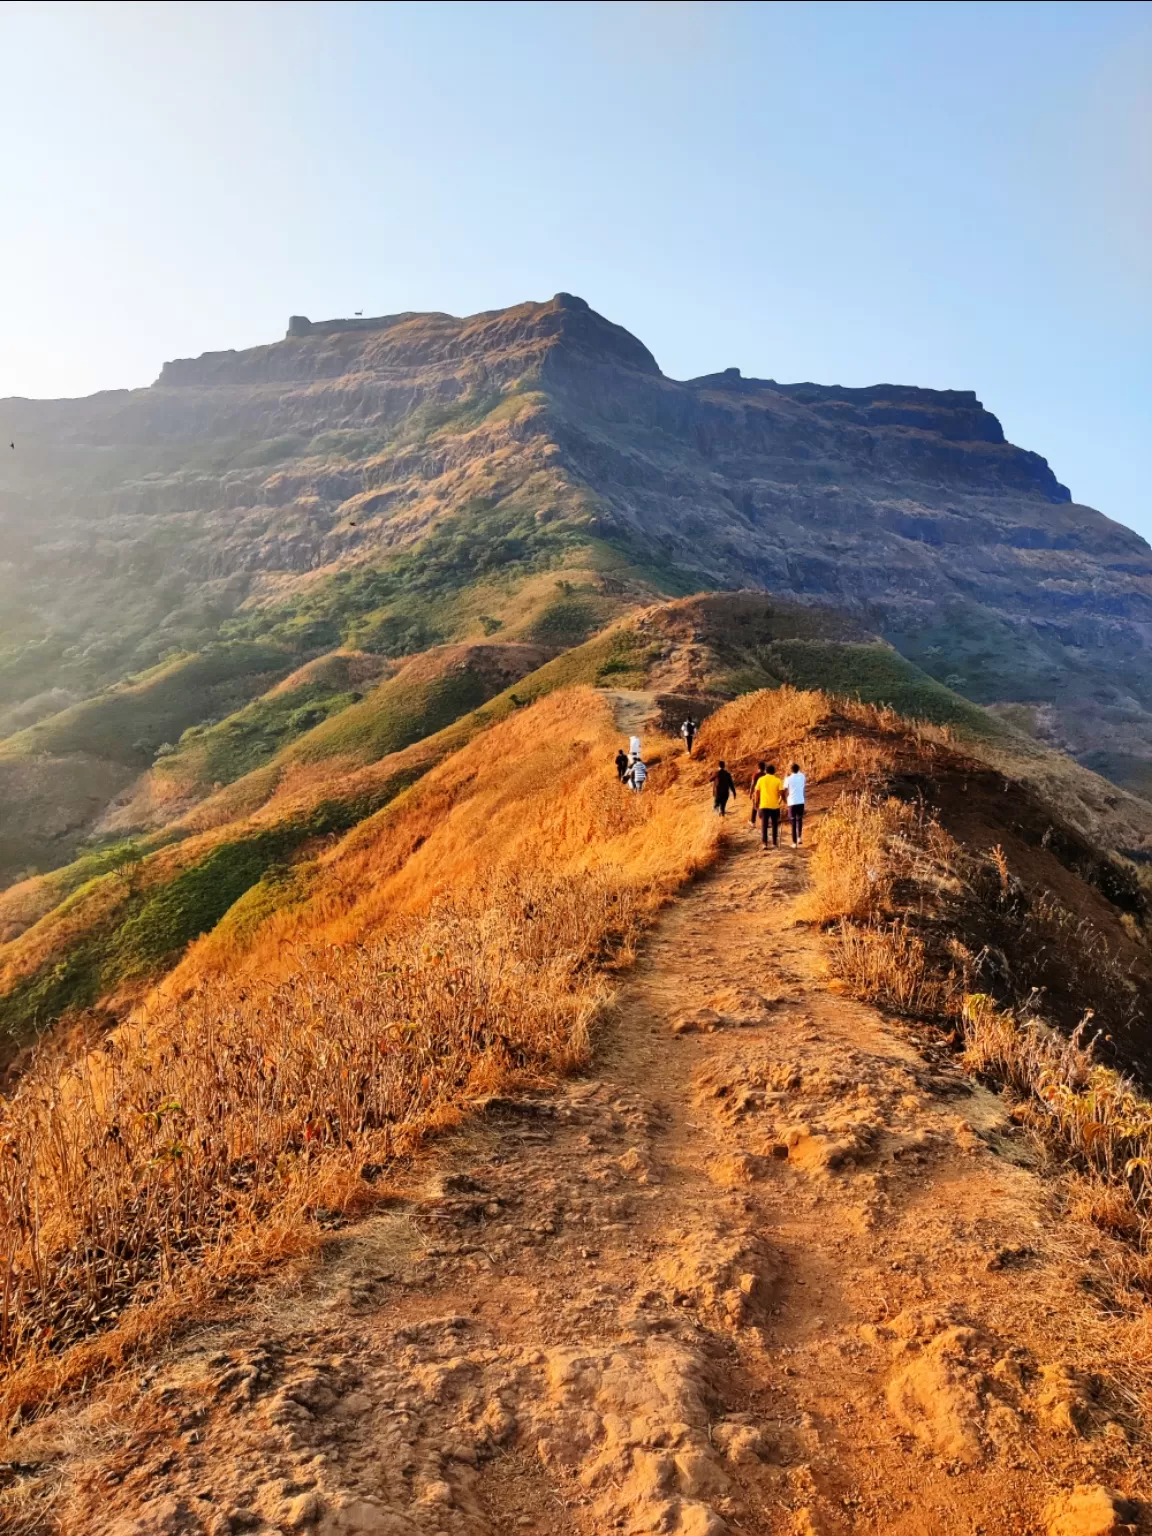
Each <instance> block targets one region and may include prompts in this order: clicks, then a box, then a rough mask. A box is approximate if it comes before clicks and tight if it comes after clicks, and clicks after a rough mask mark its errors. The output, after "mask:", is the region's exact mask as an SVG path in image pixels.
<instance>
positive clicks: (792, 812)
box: [784, 763, 808, 848]
mask: <svg viewBox="0 0 1152 1536" xmlns="http://www.w3.org/2000/svg"><path fill="white" fill-rule="evenodd" d="M807 783H808V780H807V778H806V777H805V775H804V774H802V773H801V772H800V764H799V763H793V764H792V771H791V773H790V774H789V775H788V777H787V778H786V779H785V780H784V793H785V795H786V796H787V798H788V815H789V818H790V819H791V822H792V846H793V847H794V848H799V847H800V845H801V844H802V843H803V841H804V792H805V788H806V786H807Z"/></svg>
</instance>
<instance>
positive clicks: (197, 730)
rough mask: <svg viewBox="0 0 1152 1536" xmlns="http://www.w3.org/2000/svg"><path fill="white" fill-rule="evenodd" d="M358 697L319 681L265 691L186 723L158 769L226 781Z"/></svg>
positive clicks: (200, 780) (204, 781) (207, 782)
mask: <svg viewBox="0 0 1152 1536" xmlns="http://www.w3.org/2000/svg"><path fill="white" fill-rule="evenodd" d="M360 697H361V696H360V694H359V693H355V692H351V691H348V690H344V691H339V690H336V689H333V688H332V687H331V686H328V685H326V684H324V683H322V682H314V683H305V684H304V685H303V686H302V687H300V688H289V689H285V690H283V691H277V692H275V693H269V694H265V695H264V696H263V697H261V698H259V699H256V700H254V701H253V702H252V703H251V704H248V705H246V706H245V707H244V708H243V709H241V710H239V711H238V712H237V713H236V714H234V715H229V716H228V717H227V719H224V720H221V721H220V722H219V723H218V724H216V725H193V726H190V727H189V728H188V730H186V731H185V732H184V734H183V735H182V736H181V737H180V741H179V743H178V746H177V750H176V751H175V752H174V753H172V754H171V755H170V756H166V757H164V758H163V759H162V760H161V762H160V763H159V764H158V765H157V766H158V771H159V772H160V773H162V774H163V775H164V776H165V777H171V778H176V779H180V780H186V781H188V782H190V783H196V784H201V785H204V786H207V787H211V786H212V785H213V784H231V783H232V781H233V780H234V779H239V778H242V777H243V775H244V774H246V773H249V772H251V770H252V769H253V768H258V767H260V765H261V764H262V763H265V762H267V761H268V760H269V758H271V757H272V756H273V755H274V754H275V753H276V752H278V751H279V750H280V749H281V748H282V747H285V746H287V745H288V744H289V743H290V742H292V741H295V740H296V739H297V738H298V737H300V736H303V735H305V734H306V732H308V731H310V730H312V729H313V728H314V727H315V726H317V725H320V724H321V723H322V722H323V721H325V720H327V719H329V718H330V717H331V716H332V715H336V714H339V713H340V711H341V710H344V709H347V708H348V707H349V706H350V705H353V704H356V703H358V702H359V700H360Z"/></svg>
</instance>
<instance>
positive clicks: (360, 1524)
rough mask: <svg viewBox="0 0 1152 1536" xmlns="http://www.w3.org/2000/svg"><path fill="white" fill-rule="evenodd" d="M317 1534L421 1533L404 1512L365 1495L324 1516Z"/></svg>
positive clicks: (380, 1535)
mask: <svg viewBox="0 0 1152 1536" xmlns="http://www.w3.org/2000/svg"><path fill="white" fill-rule="evenodd" d="M320 1536H421V1532H420V1530H419V1527H417V1526H416V1525H414V1524H413V1523H412V1521H411V1520H409V1519H408V1518H407V1516H406V1515H401V1514H398V1513H397V1512H396V1511H395V1510H392V1509H384V1508H383V1507H382V1506H381V1505H379V1504H374V1503H372V1502H371V1501H370V1500H368V1499H353V1500H352V1501H351V1502H350V1503H348V1504H345V1505H344V1506H343V1507H342V1508H340V1509H336V1510H333V1512H332V1514H331V1516H329V1517H327V1518H326V1519H325V1520H324V1523H323V1525H322V1526H321V1528H320Z"/></svg>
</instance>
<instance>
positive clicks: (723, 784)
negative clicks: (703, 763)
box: [712, 760, 736, 816]
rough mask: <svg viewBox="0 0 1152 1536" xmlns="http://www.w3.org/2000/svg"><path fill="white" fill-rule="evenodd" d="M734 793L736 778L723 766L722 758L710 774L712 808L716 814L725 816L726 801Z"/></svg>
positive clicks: (726, 809) (726, 810) (726, 811)
mask: <svg viewBox="0 0 1152 1536" xmlns="http://www.w3.org/2000/svg"><path fill="white" fill-rule="evenodd" d="M735 793H736V780H735V779H734V778H733V777H732V775H731V774H730V773H729V772H728V770H727V768H725V766H724V763H723V760H721V763H720V766H719V767H718V768H717V770H716V772H715V773H714V774H713V775H712V809H713V810H714V811H715V812H716V814H717V816H727V814H728V802H729V800H730V799H731V798H732V796H733V795H734V794H735Z"/></svg>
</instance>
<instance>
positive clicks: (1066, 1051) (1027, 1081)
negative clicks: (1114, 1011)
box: [962, 993, 1152, 1238]
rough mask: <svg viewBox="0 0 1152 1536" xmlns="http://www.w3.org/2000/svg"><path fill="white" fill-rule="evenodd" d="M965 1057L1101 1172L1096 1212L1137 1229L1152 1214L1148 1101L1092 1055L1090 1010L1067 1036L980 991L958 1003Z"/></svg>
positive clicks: (1123, 1228)
mask: <svg viewBox="0 0 1152 1536" xmlns="http://www.w3.org/2000/svg"><path fill="white" fill-rule="evenodd" d="M962 1018H963V1024H964V1061H965V1065H966V1066H968V1067H969V1069H970V1070H972V1071H973V1072H978V1073H982V1074H986V1075H988V1076H990V1077H994V1078H995V1079H996V1080H997V1081H999V1082H1002V1083H1006V1084H1007V1085H1008V1086H1009V1087H1010V1088H1011V1089H1012V1091H1013V1092H1014V1093H1015V1095H1016V1096H1017V1097H1018V1099H1019V1101H1020V1104H1021V1107H1022V1115H1021V1118H1023V1119H1025V1120H1026V1121H1027V1123H1029V1124H1031V1125H1033V1126H1035V1127H1036V1128H1037V1129H1039V1130H1041V1131H1042V1132H1043V1133H1044V1134H1045V1136H1046V1137H1047V1138H1048V1139H1049V1140H1050V1141H1053V1142H1056V1143H1057V1144H1059V1145H1060V1146H1062V1147H1064V1148H1065V1149H1066V1150H1067V1151H1068V1152H1069V1153H1071V1154H1072V1156H1073V1159H1074V1160H1075V1162H1076V1163H1077V1165H1078V1166H1080V1167H1082V1168H1084V1169H1086V1170H1089V1171H1090V1172H1092V1173H1094V1174H1096V1175H1098V1176H1099V1178H1100V1179H1101V1180H1102V1181H1103V1182H1104V1184H1105V1185H1106V1186H1107V1187H1108V1189H1109V1191H1110V1195H1109V1198H1108V1199H1106V1200H1105V1199H1103V1198H1101V1196H1100V1194H1099V1192H1097V1193H1096V1194H1095V1195H1094V1196H1093V1199H1092V1204H1093V1206H1094V1209H1095V1212H1096V1214H1097V1216H1098V1217H1099V1218H1103V1222H1104V1224H1106V1225H1107V1226H1108V1227H1109V1228H1110V1229H1111V1230H1113V1231H1116V1232H1120V1233H1127V1234H1128V1235H1130V1236H1136V1237H1137V1238H1140V1237H1142V1236H1143V1235H1145V1234H1146V1232H1147V1230H1148V1225H1149V1222H1150V1220H1152V1103H1150V1102H1149V1101H1148V1100H1147V1099H1146V1098H1144V1097H1143V1096H1142V1095H1141V1094H1140V1093H1138V1092H1137V1089H1136V1086H1135V1084H1134V1083H1133V1082H1132V1081H1131V1079H1130V1078H1127V1077H1125V1076H1124V1075H1123V1074H1122V1073H1120V1072H1116V1071H1114V1070H1113V1069H1112V1068H1111V1067H1106V1066H1104V1065H1103V1064H1102V1063H1101V1062H1099V1061H1097V1060H1096V1058H1095V1055H1094V1053H1093V1050H1092V1042H1091V1041H1090V1040H1088V1039H1087V1030H1088V1026H1089V1023H1090V1018H1089V1019H1085V1021H1084V1023H1083V1024H1082V1025H1081V1027H1080V1029H1078V1030H1077V1031H1076V1033H1075V1034H1074V1035H1072V1036H1071V1037H1068V1036H1066V1035H1062V1034H1060V1033H1059V1032H1058V1031H1056V1030H1053V1029H1049V1028H1048V1027H1047V1026H1046V1025H1045V1024H1044V1022H1043V1021H1042V1020H1041V1019H1038V1018H1035V1017H1029V1016H1025V1017H1023V1018H1021V1017H1019V1016H1017V1015H1015V1014H1012V1013H1008V1012H1005V1011H1004V1010H1003V1009H999V1008H997V1007H996V1005H995V1003H994V1002H993V1000H992V999H991V998H990V997H987V996H986V995H985V994H983V993H971V994H969V995H968V996H967V997H966V998H965V999H964V1003H963V1011H962Z"/></svg>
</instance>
